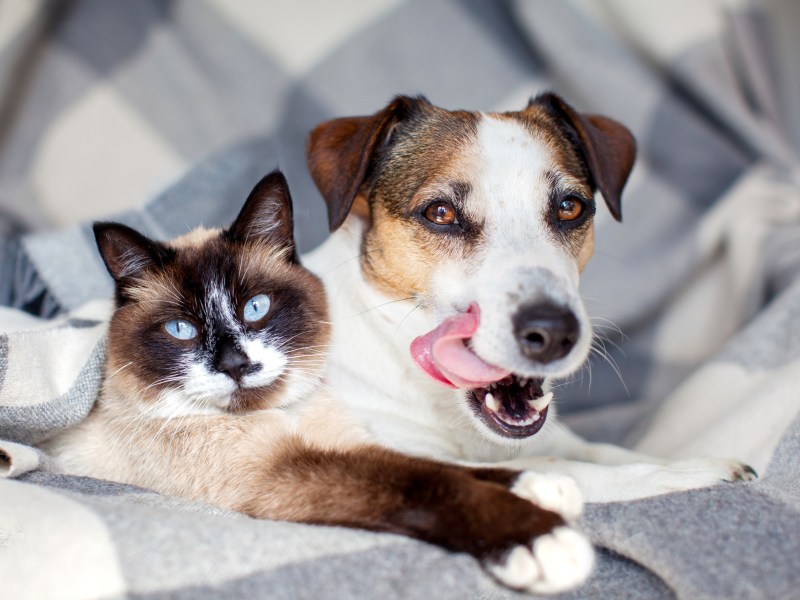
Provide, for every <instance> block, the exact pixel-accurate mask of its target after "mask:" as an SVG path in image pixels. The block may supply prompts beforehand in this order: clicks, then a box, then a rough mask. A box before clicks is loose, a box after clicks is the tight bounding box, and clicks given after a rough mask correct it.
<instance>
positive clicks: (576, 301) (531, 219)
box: [436, 115, 591, 377]
mask: <svg viewBox="0 0 800 600" xmlns="http://www.w3.org/2000/svg"><path fill="white" fill-rule="evenodd" d="M472 154H473V156H472V159H471V160H472V172H473V174H474V176H473V178H472V179H471V180H470V186H471V193H470V194H469V196H468V199H467V210H468V212H469V213H470V214H472V215H473V216H477V217H478V218H479V219H480V221H481V222H482V224H483V225H482V228H483V239H485V240H486V243H485V244H484V246H483V248H482V249H481V250H480V251H479V252H478V253H477V256H476V257H473V261H475V260H477V263H478V264H472V265H471V268H470V269H469V270H468V271H465V270H464V265H459V266H458V267H459V268H454V266H453V265H451V267H450V269H448V270H447V271H449V272H447V273H446V274H445V275H444V277H443V281H442V284H441V285H437V286H436V289H437V291H441V290H443V289H445V287H446V288H447V289H449V290H455V291H451V292H450V294H456V295H459V294H463V296H462V297H460V298H459V297H455V298H453V299H452V300H451V306H455V307H463V306H465V305H467V304H468V303H469V302H473V301H477V303H478V305H479V306H480V308H481V326H480V328H479V329H478V332H477V334H476V335H475V337H474V338H473V340H472V347H473V348H474V349H475V351H476V352H477V354H478V355H479V356H480V357H481V358H483V359H484V360H486V361H487V362H490V363H493V364H497V365H501V366H503V367H505V368H508V369H511V370H512V371H513V372H515V373H517V374H520V375H528V376H531V377H537V376H538V377H541V376H544V375H566V374H568V373H571V372H572V371H574V370H575V369H577V368H578V367H579V366H580V365H581V364H583V362H584V360H585V359H586V356H587V355H588V352H589V347H590V344H591V329H590V325H589V320H588V318H587V316H586V312H585V309H584V307H583V302H582V301H581V299H580V296H579V294H578V277H579V272H578V267H577V264H576V261H575V259H574V258H573V257H572V256H571V255H570V254H569V252H567V250H566V248H565V247H564V245H563V243H562V242H561V241H559V240H558V238H557V236H554V235H553V232H552V231H551V228H550V226H549V225H548V223H547V216H548V213H549V211H550V210H551V207H550V201H551V200H550V193H551V187H552V184H553V182H552V180H551V176H550V174H552V173H554V172H556V164H555V161H554V157H553V151H552V150H551V148H550V147H549V146H548V145H547V144H546V143H545V142H544V140H542V139H540V138H537V137H535V136H534V135H532V134H531V132H530V131H529V130H528V129H526V128H525V127H524V126H523V125H521V124H520V123H519V122H518V121H516V120H510V119H498V118H495V117H491V116H488V115H484V116H483V117H482V119H481V122H480V125H479V127H478V135H477V144H476V148H475V149H474V152H473V153H472ZM564 177H565V176H562V180H563V178H564ZM561 183H562V185H563V184H564V183H565V181H562V182H561ZM464 272H468V273H470V276H469V277H464V275H463V274H464ZM457 280H460V284H459V283H457ZM467 282H469V283H467ZM436 300H437V304H438V303H439V302H438V298H437V299H436ZM537 300H540V301H543V302H553V303H555V304H558V305H562V306H567V307H569V308H570V309H571V310H572V312H573V313H574V314H575V315H576V317H577V319H578V322H579V323H580V327H581V335H580V338H579V340H578V343H577V344H576V347H575V348H574V349H573V350H572V352H570V354H568V355H567V356H566V357H564V358H563V359H560V360H557V361H554V362H552V363H550V364H547V365H539V366H533V365H532V364H531V362H530V360H529V359H527V358H526V357H525V356H523V355H522V354H521V352H520V351H519V349H518V345H517V343H516V340H515V339H514V334H513V325H512V318H513V316H514V315H515V314H516V312H517V311H518V310H519V309H520V308H521V307H522V306H524V305H526V304H530V303H532V302H535V301H537Z"/></svg>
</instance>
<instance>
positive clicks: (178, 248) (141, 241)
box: [45, 171, 593, 593]
mask: <svg viewBox="0 0 800 600" xmlns="http://www.w3.org/2000/svg"><path fill="white" fill-rule="evenodd" d="M94 232H95V237H96V240H97V245H98V248H99V251H100V254H101V256H102V258H103V260H104V262H105V264H106V266H107V268H108V271H109V273H110V274H111V276H112V278H113V279H114V282H115V311H114V314H113V316H112V319H111V322H110V325H109V331H108V356H107V364H106V370H105V378H104V382H103V386H102V390H101V393H100V396H99V399H98V401H97V403H96V405H95V406H94V408H93V409H92V412H91V413H90V415H89V416H88V417H87V419H86V420H85V421H83V422H82V423H81V424H79V425H78V426H76V427H74V428H72V429H70V430H67V431H66V432H63V433H62V434H60V435H58V436H57V437H56V438H55V439H52V440H50V441H49V442H48V443H46V444H45V449H46V450H47V451H48V452H49V453H50V454H51V455H52V456H53V458H54V461H55V464H56V466H57V469H58V470H59V471H62V472H64V473H69V474H75V475H85V476H92V477H98V478H103V479H108V480H113V481H118V482H122V483H128V484H133V485H137V486H142V487H146V488H150V489H152V490H155V491H158V492H162V493H165V494H171V495H176V496H182V497H186V498H190V499H193V500H199V501H203V502H207V503H210V504H214V505H218V506H221V507H224V508H228V509H232V510H235V511H240V512H242V513H245V514H247V515H250V516H252V517H256V518H267V519H285V520H289V521H298V522H304V523H316V524H328V525H343V526H348V527H356V528H362V529H367V530H374V531H387V532H394V533H399V534H404V535H407V536H411V537H413V538H417V539H420V540H423V541H426V542H429V543H432V544H436V545H438V546H441V547H443V548H446V549H448V550H451V551H455V552H467V553H469V554H471V555H473V556H474V557H476V558H477V559H478V560H479V561H480V562H481V563H482V564H483V565H484V566H485V567H486V568H487V569H488V570H489V572H490V573H492V574H493V575H494V576H495V577H496V578H497V579H498V580H499V581H500V582H501V583H504V584H506V585H509V586H511V587H515V588H519V589H524V590H527V591H531V592H536V593H547V592H557V591H561V590H565V589H569V588H572V587H574V586H575V585H577V584H579V583H580V582H582V581H583V580H584V579H585V578H586V577H587V576H588V573H589V572H590V570H591V565H592V556H593V554H592V550H591V546H590V545H589V544H588V542H586V540H585V539H584V538H583V536H581V535H580V534H579V533H577V532H576V531H575V530H574V529H572V528H571V527H570V526H569V525H567V522H566V520H567V519H571V518H574V517H576V516H577V515H578V513H579V512H580V496H579V495H578V492H577V488H576V487H575V486H574V484H573V483H572V482H571V480H569V479H567V478H563V477H558V476H552V475H538V474H534V473H530V472H518V471H513V470H508V469H501V468H488V469H487V468H471V467H467V466H458V465H452V464H444V463H438V462H434V461H431V460H427V459H421V458H411V457H408V456H405V455H402V454H399V453H396V452H394V451H391V450H387V449H384V448H381V447H379V446H377V445H375V444H373V443H372V442H371V441H370V440H369V438H368V436H367V434H366V433H365V431H364V430H362V429H361V428H360V426H359V425H357V424H356V422H355V420H351V418H349V417H348V416H347V415H346V414H345V413H344V412H343V409H342V408H341V404H340V403H339V402H336V401H335V399H334V398H333V397H332V396H331V395H330V392H329V391H328V390H327V388H326V386H325V383H324V373H325V368H326V347H327V343H328V339H329V335H330V326H329V324H328V321H327V305H326V300H325V298H326V297H325V291H324V289H323V286H322V283H321V281H320V280H319V279H318V278H317V277H316V276H314V275H312V274H311V273H310V272H309V271H307V270H306V269H304V268H303V267H302V266H301V264H300V262H299V257H298V254H297V250H296V247H295V242H294V238H293V219H292V202H291V197H290V195H289V189H288V186H287V183H286V180H285V178H284V177H283V175H282V174H281V173H280V172H278V171H275V172H273V173H270V174H269V175H267V176H266V177H264V178H263V179H262V180H261V181H260V182H259V183H258V184H257V185H256V186H255V188H254V189H253V191H252V192H251V193H250V195H249V197H248V198H247V200H246V202H245V204H244V206H243V208H242V210H241V212H240V213H239V215H238V217H237V218H236V220H235V221H234V222H233V224H232V225H231V226H230V227H229V228H227V229H225V230H218V229H214V230H210V229H203V228H198V229H195V230H193V231H191V232H189V233H188V234H186V235H184V236H182V237H179V238H177V239H174V240H173V241H171V242H169V243H161V242H156V241H153V240H151V239H148V238H147V237H145V236H144V235H142V234H141V233H139V232H137V231H135V230H133V229H131V228H129V227H126V226H125V225H121V224H117V223H110V222H100V223H95V225H94Z"/></svg>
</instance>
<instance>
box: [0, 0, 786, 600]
mask: <svg viewBox="0 0 800 600" xmlns="http://www.w3.org/2000/svg"><path fill="white" fill-rule="evenodd" d="M17 2H18V3H19V6H22V4H26V5H28V6H33V8H28V9H25V10H22V9H20V12H18V13H15V14H23V13H24V14H25V15H28V16H25V17H20V18H18V19H17V20H16V21H14V23H15V24H16V30H15V32H14V34H13V35H11V36H10V37H7V38H2V36H0V81H1V82H3V83H5V85H3V86H1V87H0V90H2V91H0V235H2V236H4V237H0V269H2V270H1V271H0V302H1V303H2V305H3V306H5V307H8V308H3V307H2V306H0V324H2V326H3V327H5V330H3V329H0V439H5V440H7V441H0V453H2V455H3V456H4V457H5V458H3V459H2V460H3V461H5V462H4V463H2V464H3V465H5V468H6V469H7V471H8V473H7V475H8V474H11V475H13V476H17V475H20V474H22V473H23V472H24V471H26V470H29V471H30V470H31V469H36V468H39V469H40V471H37V472H30V473H28V474H27V475H22V476H21V477H19V478H16V479H2V478H0V508H2V510H0V556H2V559H0V581H3V582H4V583H5V585H0V598H20V597H40V598H50V597H61V596H63V594H62V593H61V592H63V591H64V590H62V589H60V587H59V586H63V585H65V582H68V583H69V585H71V586H75V587H74V591H75V593H74V594H73V595H74V596H81V597H85V598H117V597H119V598H121V597H142V598H162V597H185V598H212V597H213V598H218V597H226V598H227V597H230V598H237V597H238V598H252V597H270V598H272V597H274V598H309V597H314V598H328V597H329V598H375V597H391V598H431V597H437V598H439V597H441V598H449V597H466V598H513V597H516V596H517V595H516V594H513V593H512V592H509V591H507V590H502V589H500V588H499V587H497V586H496V585H494V584H493V582H492V581H491V580H489V579H488V578H487V577H485V575H483V574H482V573H481V571H480V570H479V569H478V567H477V565H476V564H475V563H474V562H473V561H472V560H470V559H469V558H468V557H465V556H455V555H448V554H446V553H444V552H441V551H439V550H438V549H436V548H432V547H429V546H425V545H423V544H419V543H416V542H413V541H410V540H407V539H403V538H399V537H394V536H386V535H375V534H370V533H366V532H356V531H346V530H336V529H329V528H327V529H326V528H314V527H308V526H301V525H294V524H287V523H273V522H265V521H254V520H250V519H246V518H244V517H242V516H240V515H234V514H231V513H227V512H225V511H221V510H218V509H215V508H213V507H207V506H201V505H197V504H192V503H189V502H184V501H182V500H178V499H174V498H165V497H163V496H160V495H158V494H153V493H151V492H147V491H144V490H139V489H136V488H131V487H130V486H122V485H117V484H113V483H107V482H98V481H94V480H90V479H84V478H71V477H64V476H59V475H55V474H52V473H48V472H47V464H46V461H45V460H44V458H43V457H41V455H40V453H37V452H36V451H34V450H31V449H29V448H27V447H25V446H21V445H19V444H16V443H13V441H17V442H19V441H24V442H34V441H37V440H40V439H42V438H43V437H44V436H46V435H47V434H48V433H49V432H52V431H54V430H56V429H58V428H60V427H64V426H66V425H68V424H70V423H74V422H75V421H76V420H78V419H80V418H81V417H82V416H83V415H85V414H86V412H87V411H88V410H89V409H90V407H91V406H92V403H93V401H94V398H95V396H96V393H97V390H98V386H99V383H100V367H101V362H102V356H103V352H104V346H103V331H104V329H103V328H104V325H103V324H104V322H105V319H106V318H107V315H108V312H107V310H108V306H107V302H106V303H102V302H100V303H96V302H95V301H97V300H103V299H108V298H109V297H110V294H111V290H112V287H111V282H110V279H109V278H108V276H107V274H106V272H105V269H104V267H103V265H102V262H101V261H100V259H99V257H98V256H97V252H96V248H95V244H94V241H93V238H92V234H91V229H90V227H89V224H88V223H83V224H81V225H76V224H75V223H76V221H79V220H80V219H72V220H70V218H71V215H73V214H80V215H83V214H84V213H81V212H80V211H81V210H83V208H82V207H83V202H84V201H85V202H88V203H94V205H97V208H98V212H97V214H104V215H110V214H115V215H117V216H115V217H114V218H115V219H118V220H122V221H123V222H126V223H128V224H130V225H132V226H135V227H137V228H140V229H142V230H143V231H145V232H147V233H149V234H151V235H153V236H156V237H160V238H168V237H171V236H174V235H177V234H179V233H182V232H184V231H186V230H187V229H188V228H190V227H193V226H195V225H198V224H201V223H202V224H205V225H207V226H215V225H223V224H226V223H228V222H229V221H230V220H231V218H232V217H233V216H234V215H235V213H236V211H237V210H238V208H239V206H240V205H241V202H242V200H243V199H244V197H245V195H246V193H247V192H248V191H249V189H250V188H251V187H252V185H253V184H254V183H255V181H257V180H258V178H259V177H260V176H261V175H263V174H264V173H265V172H267V171H269V170H271V169H272V168H274V167H276V166H279V167H280V168H281V169H283V170H284V171H285V172H286V174H287V176H288V179H289V182H290V185H291V189H292V194H293V197H294V201H295V217H296V229H297V237H298V240H299V244H300V247H301V249H302V250H309V249H311V248H313V247H314V246H316V245H317V244H318V243H319V242H321V241H322V240H323V239H324V237H325V235H326V226H325V223H326V218H325V210H324V205H323V202H322V200H321V198H320V196H319V193H318V192H317V191H316V189H315V188H314V186H313V183H312V181H311V179H310V176H309V175H308V172H307V169H306V166H305V156H304V146H305V140H306V136H307V134H308V132H309V131H310V129H311V128H312V127H313V126H314V125H315V124H317V123H318V122H320V121H322V120H325V119H329V118H333V117H336V116H341V115H346V114H364V113H371V112H374V111H375V110H377V109H378V108H380V107H381V106H382V105H383V104H385V103H386V101H388V99H389V98H390V97H391V96H392V95H393V94H395V93H400V92H403V93H412V94H416V93H424V94H426V95H427V96H428V97H429V98H430V99H431V100H432V101H434V102H436V103H439V104H442V105H444V106H446V107H448V108H461V107H464V108H474V109H485V110H503V109H513V108H520V107H521V106H522V105H523V104H524V102H525V101H526V99H527V97H528V96H531V95H533V94H536V93H538V92H540V91H543V90H544V89H548V88H553V89H555V90H556V91H558V92H560V93H562V94H563V95H565V96H566V97H567V98H568V99H569V100H570V101H571V102H572V103H573V104H575V105H576V106H577V107H578V108H579V109H581V110H587V111H592V112H599V113H603V114H607V115H609V116H611V117H614V118H617V119H619V120H620V121H622V122H624V123H625V124H626V125H628V126H629V127H630V128H631V129H632V131H633V132H634V134H635V135H636V137H637V141H638V144H639V157H638V160H637V167H636V169H635V170H634V173H633V177H632V179H631V181H630V183H629V185H628V187H627V188H626V190H625V194H624V199H623V214H624V223H623V224H622V225H620V224H618V223H616V222H614V221H613V220H612V219H611V218H610V217H609V215H608V214H607V212H606V211H605V209H603V208H600V209H599V210H598V217H597V243H596V249H597V250H596V254H595V257H594V259H593V260H592V262H591V263H590V265H589V267H588V268H587V270H586V272H585V273H584V275H583V279H582V289H583V292H584V294H585V296H586V298H587V304H588V306H589V309H590V313H591V314H592V316H593V322H594V324H595V327H596V330H597V332H598V334H600V335H601V336H602V337H603V338H604V342H603V343H604V344H605V350H604V351H598V352H597V353H596V354H594V355H593V357H592V360H591V367H590V369H591V372H590V370H589V368H587V369H584V370H583V371H582V372H581V373H579V374H577V375H576V376H575V377H574V381H572V382H571V383H569V384H567V385H564V386H562V387H559V389H558V400H559V409H560V411H561V412H562V413H564V414H566V415H567V419H566V420H567V421H568V422H569V423H570V424H572V425H573V426H574V427H575V428H576V429H577V430H578V431H580V432H581V433H583V434H585V435H587V436H589V437H591V438H593V439H598V440H609V441H616V442H622V443H625V444H627V445H630V446H632V447H635V448H638V449H640V450H643V451H649V452H653V453H657V454H663V455H664V456H667V457H675V458H679V457H684V456H689V455H691V456H694V455H700V454H711V455H723V456H731V457H733V456H735V457H737V458H741V459H743V460H746V461H748V462H751V463H752V464H754V466H756V467H757V468H758V469H759V471H761V475H762V478H761V479H760V480H759V481H757V482H755V483H752V484H743V485H723V486H719V487H716V488H713V489H707V490H700V491H696V492H691V493H680V494H671V495H667V496H661V497H656V498H651V499H646V500H641V501H637V502H630V503H620V504H607V505H594V506H589V507H588V509H587V512H586V516H585V518H584V519H583V522H582V524H581V526H582V528H583V530H584V531H586V532H587V534H588V535H589V536H590V537H591V539H592V540H593V541H594V542H595V544H596V545H597V547H598V562H597V568H596V570H595V573H594V575H593V576H592V578H591V579H590V580H589V581H588V582H587V583H586V585H585V586H584V587H583V588H581V589H580V590H577V591H575V592H572V593H570V594H567V595H565V597H569V598H583V597H592V598H595V597H608V598H621V599H622V598H624V599H637V598H648V599H650V598H672V597H679V598H689V599H693V600H694V599H698V598H723V597H724V598H764V597H769V598H786V597H792V596H794V595H796V591H795V590H797V589H800V568H798V566H800V561H799V560H798V558H797V557H798V556H800V518H798V511H799V510H800V487H799V484H798V481H800V472H798V466H797V464H798V463H797V460H796V458H795V457H796V456H797V453H798V451H800V421H798V411H800V342H799V341H798V340H800V336H798V335H797V332H798V331H800V279H799V278H800V185H799V183H800V159H798V155H800V133H799V132H800V129H798V127H800V125H799V124H800V120H798V117H797V110H796V107H797V105H798V102H797V100H798V98H800V91H798V90H800V74H798V72H797V67H796V55H797V52H796V50H797V48H798V43H797V38H796V35H794V33H795V32H796V30H797V27H798V25H800V23H798V22H797V19H798V18H800V12H798V10H797V7H796V3H794V2H792V1H791V0H764V1H763V2H761V1H757V0H753V1H746V2H737V3H727V4H725V7H723V5H720V4H717V3H692V5H691V8H688V4H685V3H647V5H646V6H647V8H646V9H645V8H643V7H644V6H645V5H644V4H643V3H641V2H637V0H606V1H604V2H602V3H589V2H582V1H579V0H574V1H573V0H568V1H567V0H565V1H563V2H548V1H544V0H517V1H514V0H509V1H498V2H492V1H489V0H464V1H458V0H436V1H433V2H429V1H427V0H406V1H403V0H396V1H392V0H382V1H380V2H378V1H377V0H376V1H375V2H370V3H364V4H363V5H359V6H358V7H357V9H352V8H349V7H350V5H349V4H341V5H337V9H336V12H335V13H328V12H325V10H326V9H325V6H326V4H325V3H323V4H320V5H314V4H304V3H302V2H300V3H277V2H276V3H272V4H271V3H266V4H264V3H254V4H253V5H252V6H251V8H250V10H252V11H257V10H264V11H265V12H264V13H259V14H258V15H254V16H253V17H252V18H251V19H248V18H244V20H242V18H241V13H237V12H236V10H235V9H234V8H232V7H233V6H237V4H235V3H227V2H223V1H221V0H219V1H218V0H195V1H192V2H188V1H174V2H161V1H152V2H150V1H140V2H135V3H131V2H121V1H117V2H105V1H100V0H91V1H90V0H83V1H80V0H79V1H75V2H41V3H34V2H30V3H28V2H27V0H21V2H20V1H19V0H17ZM14 3H15V2H14V1H11V2H9V0H6V3H5V4H2V3H0V9H2V8H4V7H7V6H11V4H14ZM259 7H261V8H259ZM263 7H266V8H263ZM237 14H238V15H239V17H237V16H236V15H237ZM0 15H2V16H3V18H9V16H10V15H11V13H10V12H8V13H3V12H1V11H0ZM247 16H248V15H245V17H247ZM9 22H10V21H9ZM276 40H279V41H280V44H281V46H278V45H276V44H277V42H276ZM6 82H12V83H11V84H8V83H6ZM134 192H135V193H134ZM98 194H100V195H101V196H102V197H101V198H97V197H96V196H97V195H98ZM131 199H133V201H134V203H133V204H132V203H131ZM145 202H147V204H146V206H144V207H143V208H138V207H137V205H138V204H142V205H143V204H144V203H145ZM86 218H87V219H88V218H89V217H88V216H87V217H86ZM65 224H70V226H69V227H60V226H63V225H65ZM24 229H27V230H28V231H27V233H25V235H19V233H20V232H21V231H22V230H24ZM12 236H13V237H12ZM87 302H88V303H90V304H88V305H87V304H86V303H87ZM55 313H58V318H54V319H52V320H37V319H34V318H33V317H32V316H31V315H34V316H37V317H41V316H45V317H52V316H53V315H54V314H55ZM98 323H99V324H98ZM603 354H607V358H608V360H607V359H606V357H604V356H602V355H603ZM30 365H36V368H37V371H36V372H31V371H32V369H31V367H30ZM707 406H713V407H716V409H715V412H713V414H708V413H709V411H708V410H706V408H707ZM0 466H2V465H0ZM45 527H46V528H47V529H46V530H41V531H40V529H39V528H45ZM44 531H46V533H44ZM74 544H80V546H81V548H82V551H83V552H89V553H92V554H91V556H92V559H91V560H86V561H83V562H82V563H81V564H80V566H79V567H76V565H75V564H74V563H72V562H70V560H71V557H72V555H73V554H74V551H72V550H71V548H73V545H74ZM5 546H8V548H11V549H12V550H14V552H13V554H12V553H6V554H5V555H4V554H3V553H4V552H5V550H7V549H8V548H6V547H5ZM7 557H10V558H11V560H5V559H6V558H7ZM40 563H43V564H40ZM30 565H34V567H35V569H34V570H33V571H31V570H29V569H30ZM42 573H46V574H47V575H46V576H44V577H42V576H41V574H42ZM34 574H35V575H36V576H35V577H34ZM26 577H27V578H26ZM80 586H83V587H80ZM71 589H72V588H71Z"/></svg>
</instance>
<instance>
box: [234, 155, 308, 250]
mask: <svg viewBox="0 0 800 600" xmlns="http://www.w3.org/2000/svg"><path fill="white" fill-rule="evenodd" d="M226 235H227V236H228V237H229V238H230V239H233V240H236V241H241V242H245V241H252V240H264V241H266V242H268V243H270V244H275V245H276V246H281V247H285V248H288V249H289V251H290V254H289V256H290V258H291V260H292V261H294V262H297V250H296V248H295V244H294V220H293V216H292V197H291V195H290V194H289V185H288V184H287V183H286V178H285V177H284V176H283V173H281V172H280V171H277V170H276V171H273V172H272V173H270V174H269V175H267V176H265V177H264V178H263V179H262V180H261V181H259V182H258V183H257V184H256V187H254V188H253V191H252V192H250V195H249V196H248V197H247V201H246V202H245V203H244V206H243V207H242V210H241V211H240V212H239V216H238V217H236V220H235V221H234V222H233V225H231V226H230V228H229V229H228V231H227V232H226Z"/></svg>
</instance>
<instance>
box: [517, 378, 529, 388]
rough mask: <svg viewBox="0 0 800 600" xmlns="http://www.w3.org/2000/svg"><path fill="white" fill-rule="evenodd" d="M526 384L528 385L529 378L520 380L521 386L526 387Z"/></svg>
mask: <svg viewBox="0 0 800 600" xmlns="http://www.w3.org/2000/svg"><path fill="white" fill-rule="evenodd" d="M526 385H528V380H527V378H525V377H523V378H522V379H520V380H519V386H520V387H525V386H526Z"/></svg>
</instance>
